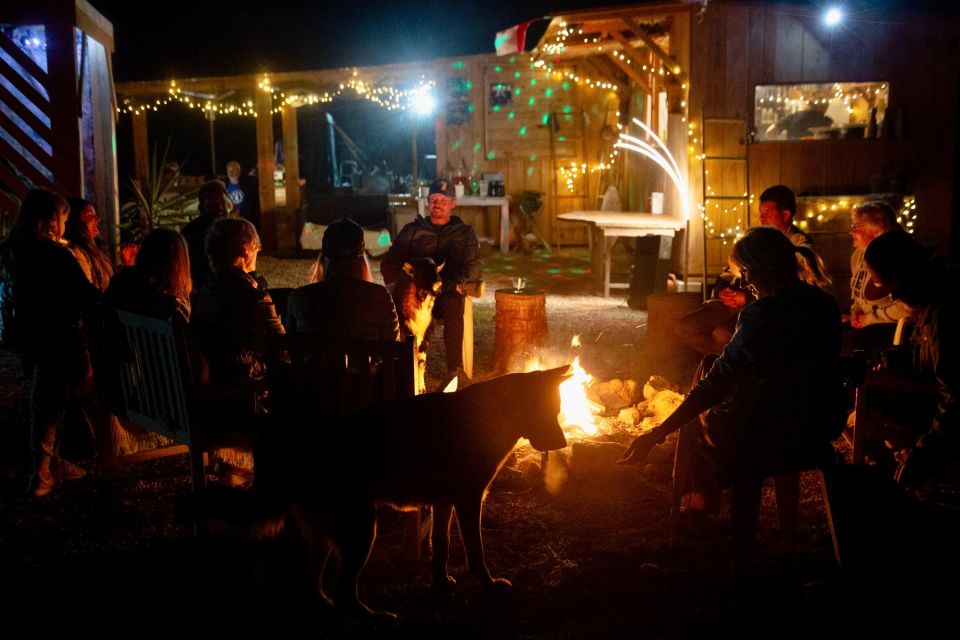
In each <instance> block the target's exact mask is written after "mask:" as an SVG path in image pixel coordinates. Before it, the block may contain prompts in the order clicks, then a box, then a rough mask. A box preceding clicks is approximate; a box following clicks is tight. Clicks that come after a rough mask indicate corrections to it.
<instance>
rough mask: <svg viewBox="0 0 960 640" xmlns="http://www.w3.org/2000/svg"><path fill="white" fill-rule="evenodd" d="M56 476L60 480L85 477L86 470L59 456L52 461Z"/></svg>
mask: <svg viewBox="0 0 960 640" xmlns="http://www.w3.org/2000/svg"><path fill="white" fill-rule="evenodd" d="M54 465H55V469H56V474H57V477H58V478H59V479H60V480H79V479H80V478H85V477H87V472H86V471H85V470H84V469H83V468H82V467H80V466H78V465H75V464H73V463H72V462H70V461H69V460H64V459H63V458H59V459H57V460H56V462H55V463H54Z"/></svg>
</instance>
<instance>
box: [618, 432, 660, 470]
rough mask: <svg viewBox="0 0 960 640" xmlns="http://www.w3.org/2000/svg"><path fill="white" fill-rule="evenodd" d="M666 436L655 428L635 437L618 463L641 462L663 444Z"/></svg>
mask: <svg viewBox="0 0 960 640" xmlns="http://www.w3.org/2000/svg"><path fill="white" fill-rule="evenodd" d="M665 439H666V438H665V437H664V436H663V435H661V433H660V432H659V431H657V430H656V429H654V430H653V431H650V432H648V433H644V434H643V435H639V436H637V437H636V438H634V440H633V442H631V443H630V447H629V448H628V449H627V450H626V451H625V452H624V454H623V456H622V457H621V458H620V459H619V460H618V461H617V464H640V463H641V462H643V461H644V460H646V459H647V456H648V455H650V452H651V451H653V448H654V447H655V446H657V445H658V444H663V441H664V440H665Z"/></svg>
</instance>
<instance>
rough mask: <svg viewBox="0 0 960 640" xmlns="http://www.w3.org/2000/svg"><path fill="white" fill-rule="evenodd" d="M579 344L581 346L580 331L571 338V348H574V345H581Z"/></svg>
mask: <svg viewBox="0 0 960 640" xmlns="http://www.w3.org/2000/svg"><path fill="white" fill-rule="evenodd" d="M579 346H580V334H579V333H578V334H577V335H575V336H573V338H572V339H571V340H570V348H571V349H572V348H573V347H579Z"/></svg>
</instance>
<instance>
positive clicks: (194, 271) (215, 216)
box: [182, 180, 233, 292]
mask: <svg viewBox="0 0 960 640" xmlns="http://www.w3.org/2000/svg"><path fill="white" fill-rule="evenodd" d="M197 197H198V199H199V201H198V203H197V208H198V209H199V211H200V215H198V216H197V217H196V218H194V219H193V220H191V221H190V222H188V223H187V224H186V226H184V227H183V230H182V232H183V237H184V239H186V241H187V246H188V247H189V248H190V277H191V279H192V280H193V290H194V292H197V291H199V290H200V287H201V286H203V282H204V280H206V278H207V275H208V274H209V273H210V264H209V262H208V260H207V253H206V244H205V242H206V239H207V232H208V231H210V227H211V226H212V225H213V223H214V222H216V221H217V220H219V219H220V218H226V217H227V215H228V214H229V213H230V211H231V210H232V209H233V201H232V200H231V199H230V196H228V195H227V186H226V185H225V184H223V183H222V182H220V181H219V180H210V181H208V182H205V183H204V184H203V186H202V187H200V191H199V193H198V194H197Z"/></svg>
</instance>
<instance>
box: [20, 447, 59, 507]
mask: <svg viewBox="0 0 960 640" xmlns="http://www.w3.org/2000/svg"><path fill="white" fill-rule="evenodd" d="M56 486H57V482H56V479H55V478H54V477H53V473H51V471H50V457H49V456H43V457H42V458H40V460H39V461H38V463H37V467H36V469H35V470H34V472H33V477H32V478H30V485H29V486H28V487H27V495H32V496H33V497H34V498H42V497H44V496H46V495H48V494H49V493H50V492H51V491H53V490H54V489H55V488H56Z"/></svg>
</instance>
